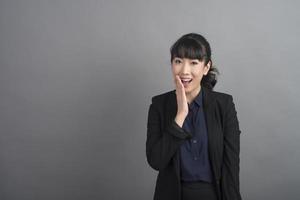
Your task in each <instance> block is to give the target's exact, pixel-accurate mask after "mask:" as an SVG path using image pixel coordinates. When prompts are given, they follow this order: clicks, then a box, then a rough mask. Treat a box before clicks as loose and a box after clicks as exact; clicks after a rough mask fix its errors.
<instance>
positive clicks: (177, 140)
mask: <svg viewBox="0 0 300 200" xmlns="http://www.w3.org/2000/svg"><path fill="white" fill-rule="evenodd" d="M152 102H153V99H152ZM191 137H192V135H191V134H190V133H189V132H186V131H185V130H184V129H182V128H181V127H180V126H179V125H178V124H177V123H176V122H175V121H174V120H172V122H169V123H168V124H167V125H166V127H165V129H164V130H161V120H160V115H159V112H158V110H157V108H156V107H155V105H154V104H153V103H152V104H151V105H150V107H149V110H148V123H147V140H146V156H147V161H148V163H149V165H150V166H151V167H152V168H153V169H155V170H162V169H164V168H165V167H166V166H167V165H168V164H169V162H170V160H171V158H172V156H173V155H174V154H175V152H176V150H177V149H178V147H179V146H180V144H181V143H182V142H183V141H184V140H185V139H186V138H191Z"/></svg>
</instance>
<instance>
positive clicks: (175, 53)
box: [171, 38, 206, 62]
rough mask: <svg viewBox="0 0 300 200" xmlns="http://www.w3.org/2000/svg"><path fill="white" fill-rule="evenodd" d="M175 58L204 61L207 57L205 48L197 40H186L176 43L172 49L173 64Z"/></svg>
mask: <svg viewBox="0 0 300 200" xmlns="http://www.w3.org/2000/svg"><path fill="white" fill-rule="evenodd" d="M175 57H179V58H189V59H198V60H200V61H202V60H203V59H204V58H205V57H206V52H205V48H204V46H202V45H200V44H199V43H197V42H196V41H195V40H193V39H190V38H186V39H182V40H179V41H178V42H176V43H175V44H174V45H173V46H172V48H171V62H172V61H173V59H174V58H175Z"/></svg>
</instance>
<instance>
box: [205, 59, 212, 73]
mask: <svg viewBox="0 0 300 200" xmlns="http://www.w3.org/2000/svg"><path fill="white" fill-rule="evenodd" d="M210 67H211V61H208V63H207V65H205V67H204V73H203V74H204V75H207V73H208V71H209V69H210Z"/></svg>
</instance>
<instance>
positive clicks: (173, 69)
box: [171, 65, 180, 75]
mask: <svg viewBox="0 0 300 200" xmlns="http://www.w3.org/2000/svg"><path fill="white" fill-rule="evenodd" d="M171 70H172V73H173V74H174V75H175V74H178V73H179V71H180V70H179V67H178V66H174V65H171Z"/></svg>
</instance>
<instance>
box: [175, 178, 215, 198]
mask: <svg viewBox="0 0 300 200" xmlns="http://www.w3.org/2000/svg"><path fill="white" fill-rule="evenodd" d="M181 194H182V198H181V199H182V200H217V194H216V189H215V186H214V185H213V184H212V183H208V182H205V181H197V182H181Z"/></svg>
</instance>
